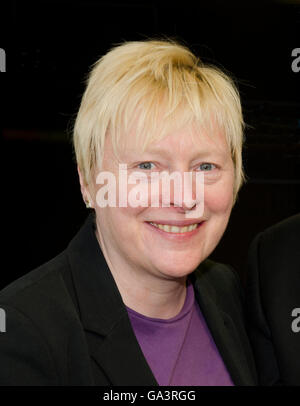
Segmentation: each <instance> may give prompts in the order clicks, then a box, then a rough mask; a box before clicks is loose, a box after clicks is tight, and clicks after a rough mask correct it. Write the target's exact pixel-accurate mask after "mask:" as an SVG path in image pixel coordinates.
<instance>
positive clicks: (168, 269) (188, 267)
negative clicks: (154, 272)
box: [158, 262, 200, 279]
mask: <svg viewBox="0 0 300 406" xmlns="http://www.w3.org/2000/svg"><path fill="white" fill-rule="evenodd" d="M199 263H200V262H195V263H194V262H193V263H190V264H187V263H185V264H183V265H181V266H179V265H178V263H177V264H174V266H172V265H171V264H170V263H168V264H165V266H162V265H161V266H159V267H158V270H159V272H160V273H161V274H163V275H165V276H167V277H170V278H176V279H177V278H183V277H185V276H188V275H189V274H191V273H192V272H194V270H195V269H196V268H197V267H198V265H199Z"/></svg>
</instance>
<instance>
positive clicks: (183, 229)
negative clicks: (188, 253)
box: [150, 222, 198, 233]
mask: <svg viewBox="0 0 300 406" xmlns="http://www.w3.org/2000/svg"><path fill="white" fill-rule="evenodd" d="M150 224H152V225H153V226H155V227H158V228H159V229H160V230H163V231H166V232H167V233H186V232H188V231H193V230H195V228H196V227H197V225H198V223H196V224H191V225H189V226H185V227H177V226H171V225H168V224H156V223H151V222H150Z"/></svg>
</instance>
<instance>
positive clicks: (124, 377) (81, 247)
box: [67, 213, 253, 386]
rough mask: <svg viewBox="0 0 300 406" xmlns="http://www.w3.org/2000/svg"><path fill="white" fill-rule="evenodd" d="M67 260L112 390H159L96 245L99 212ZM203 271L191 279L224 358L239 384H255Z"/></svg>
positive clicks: (89, 334)
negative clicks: (132, 387)
mask: <svg viewBox="0 0 300 406" xmlns="http://www.w3.org/2000/svg"><path fill="white" fill-rule="evenodd" d="M67 255H68V258H69V262H70V265H71V271H72V277H73V282H74V288H75V292H76V296H77V300H78V303H77V305H78V309H79V317H80V319H81V323H82V325H83V328H84V330H85V332H86V337H87V342H88V345H89V349H90V355H91V357H92V358H93V359H94V360H95V362H96V363H97V364H98V366H99V368H101V369H102V371H104V373H105V374H106V375H107V377H108V379H109V380H110V382H111V383H112V384H113V385H145V386H155V385H158V384H157V381H156V380H155V378H154V375H153V373H152V371H151V370H150V368H149V366H148V364H147V362H146V360H145V357H144V355H143V353H142V350H141V348H140V346H139V344H138V341H137V339H136V337H135V334H134V331H133V329H132V327H131V323H130V319H129V316H128V313H127V310H126V307H125V305H124V302H123V300H122V297H121V295H120V293H119V290H118V288H117V285H116V283H115V280H114V278H113V276H112V274H111V272H110V270H109V268H108V266H107V263H106V261H105V258H104V256H103V253H102V251H101V248H100V246H99V243H98V241H97V238H96V235H95V218H94V213H92V214H90V215H89V217H88V218H87V220H86V222H85V224H84V225H83V227H82V228H81V229H80V231H79V232H78V233H77V235H76V236H75V237H74V238H73V240H72V241H71V242H70V244H69V246H68V248H67ZM203 272H205V261H204V263H203V264H201V265H200V266H199V268H198V269H197V270H196V271H195V272H193V274H192V275H191V280H192V283H193V285H194V288H195V297H196V300H197V301H198V304H199V306H200V309H201V311H202V313H203V315H204V317H205V319H206V322H207V325H208V327H209V329H210V331H211V334H212V336H213V338H214V341H215V343H216V345H217V347H218V350H219V352H220V355H221V356H222V358H223V360H224V362H225V364H226V366H227V368H228V371H229V373H230V375H231V377H232V379H233V381H234V384H235V385H249V384H253V381H252V379H251V374H250V372H249V371H247V367H246V365H247V362H246V359H245V356H244V349H243V348H242V345H241V343H240V339H239V336H238V332H237V331H236V329H235V325H234V323H233V321H232V319H231V318H230V316H229V315H228V314H226V313H224V312H223V311H222V309H221V308H219V306H218V304H217V302H218V300H217V299H218V298H217V297H216V292H215V290H214V288H213V286H211V284H210V283H209V282H208V281H207V278H203V277H202V273H203ZM120 337H121V338H120ZM99 338H101V339H102V341H101V342H99Z"/></svg>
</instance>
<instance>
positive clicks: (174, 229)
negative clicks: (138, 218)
mask: <svg viewBox="0 0 300 406" xmlns="http://www.w3.org/2000/svg"><path fill="white" fill-rule="evenodd" d="M145 223H146V225H148V227H151V230H152V231H154V232H157V233H159V234H160V235H161V236H163V237H166V238H171V239H173V240H174V239H176V240H178V239H179V240H185V239H187V238H190V237H192V236H194V235H195V234H197V233H198V230H199V228H200V227H201V226H202V225H203V224H204V221H201V222H196V223H191V222H189V223H188V224H186V225H182V226H179V225H177V224H178V223H179V222H177V224H176V225H174V224H169V223H164V224H162V223H155V222H151V221H147V222H145ZM170 223H171V222H170ZM172 223H174V222H172Z"/></svg>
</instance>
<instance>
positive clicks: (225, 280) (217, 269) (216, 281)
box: [195, 259, 240, 289]
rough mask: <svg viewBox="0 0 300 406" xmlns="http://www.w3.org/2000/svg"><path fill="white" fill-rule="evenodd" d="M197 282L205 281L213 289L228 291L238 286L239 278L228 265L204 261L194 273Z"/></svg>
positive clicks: (208, 260) (209, 260)
mask: <svg viewBox="0 0 300 406" xmlns="http://www.w3.org/2000/svg"><path fill="white" fill-rule="evenodd" d="M195 277H196V279H197V280H198V281H205V282H207V283H209V284H211V285H213V286H214V287H215V288H218V287H221V288H223V289H224V288H226V287H228V289H230V288H231V287H232V286H235V287H237V286H240V277H239V274H238V273H237V271H236V270H235V269H234V268H233V267H232V266H231V265H228V264H223V263H220V262H216V261H213V260H211V259H206V260H205V261H203V262H202V263H201V264H200V265H199V267H198V268H197V269H196V271H195Z"/></svg>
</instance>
